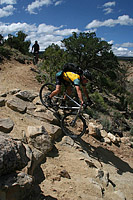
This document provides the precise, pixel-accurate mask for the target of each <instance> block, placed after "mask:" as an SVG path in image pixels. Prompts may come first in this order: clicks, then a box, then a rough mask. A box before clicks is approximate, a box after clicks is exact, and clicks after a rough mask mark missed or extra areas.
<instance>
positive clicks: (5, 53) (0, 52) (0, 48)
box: [0, 46, 11, 59]
mask: <svg viewBox="0 0 133 200" xmlns="http://www.w3.org/2000/svg"><path fill="white" fill-rule="evenodd" d="M0 55H1V56H4V57H5V58H8V59H9V58H10V56H11V52H10V50H9V49H7V48H5V47H3V46H0Z"/></svg>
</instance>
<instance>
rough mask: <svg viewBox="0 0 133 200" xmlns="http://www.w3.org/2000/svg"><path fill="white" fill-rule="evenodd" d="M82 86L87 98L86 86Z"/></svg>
mask: <svg viewBox="0 0 133 200" xmlns="http://www.w3.org/2000/svg"><path fill="white" fill-rule="evenodd" d="M82 88H83V92H84V94H85V96H86V97H87V99H89V95H88V92H87V89H86V87H85V86H82Z"/></svg>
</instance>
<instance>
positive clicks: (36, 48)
mask: <svg viewBox="0 0 133 200" xmlns="http://www.w3.org/2000/svg"><path fill="white" fill-rule="evenodd" d="M39 50H40V47H39V44H38V42H37V41H35V43H34V45H33V46H32V52H33V54H34V56H36V58H37V60H38V54H39Z"/></svg>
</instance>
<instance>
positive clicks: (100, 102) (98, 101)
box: [90, 91, 108, 111]
mask: <svg viewBox="0 0 133 200" xmlns="http://www.w3.org/2000/svg"><path fill="white" fill-rule="evenodd" d="M90 96H91V98H92V100H93V102H94V103H95V105H96V108H97V109H98V110H102V111H106V110H107V108H108V106H107V104H106V103H105V102H104V99H103V97H102V96H101V95H100V94H99V93H98V92H97V91H96V92H94V93H93V94H91V95H90Z"/></svg>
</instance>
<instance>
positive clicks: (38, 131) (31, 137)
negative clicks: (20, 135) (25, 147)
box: [26, 126, 52, 154]
mask: <svg viewBox="0 0 133 200" xmlns="http://www.w3.org/2000/svg"><path fill="white" fill-rule="evenodd" d="M26 137H27V141H28V144H29V145H30V146H31V147H34V148H36V149H38V150H39V151H41V152H43V154H46V153H47V152H48V151H50V150H51V149H52V142H51V138H50V136H49V135H48V133H47V131H46V129H45V128H44V126H38V127H34V126H28V128H27V132H26Z"/></svg>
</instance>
